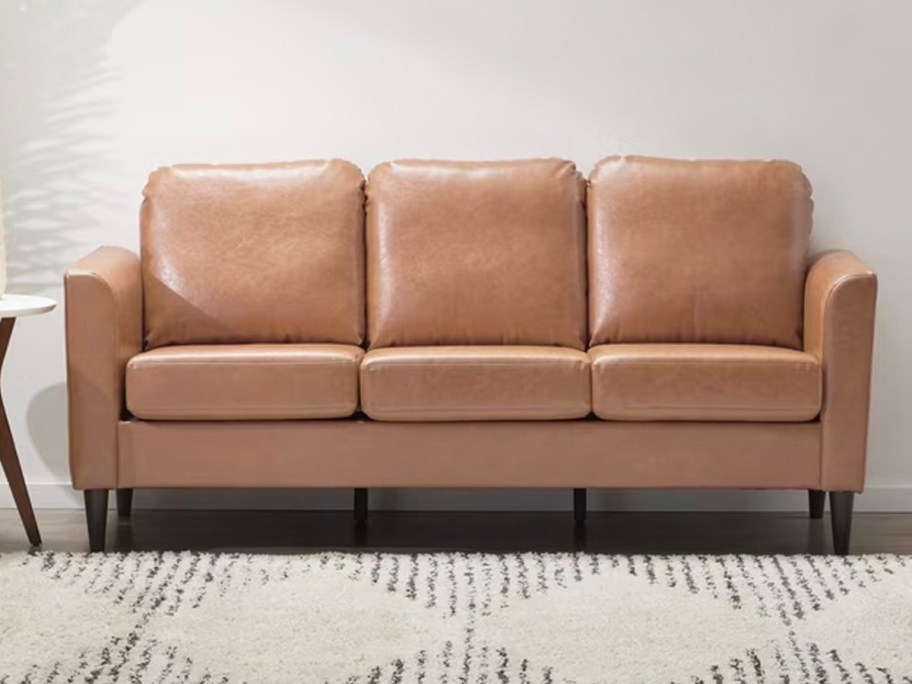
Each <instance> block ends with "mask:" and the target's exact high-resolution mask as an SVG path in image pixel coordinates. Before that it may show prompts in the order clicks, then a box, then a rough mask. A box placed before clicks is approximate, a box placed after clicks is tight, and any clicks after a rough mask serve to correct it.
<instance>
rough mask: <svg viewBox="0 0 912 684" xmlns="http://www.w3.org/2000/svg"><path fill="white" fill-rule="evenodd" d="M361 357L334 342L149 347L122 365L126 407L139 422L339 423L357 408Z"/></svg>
mask: <svg viewBox="0 0 912 684" xmlns="http://www.w3.org/2000/svg"><path fill="white" fill-rule="evenodd" d="M362 356H364V350H363V349H361V348H360V347H353V346H349V345H339V344H241V345H231V344H222V345H201V346H180V347H164V348H161V349H153V350H151V351H147V352H144V353H142V354H139V355H137V356H134V357H133V358H132V359H130V362H129V363H128V364H127V408H128V409H129V410H130V413H132V414H133V415H134V416H136V417H137V418H142V419H145V420H292V419H314V418H343V417H346V416H350V415H352V414H353V413H354V412H355V410H356V409H357V407H358V364H359V362H360V361H361V357H362Z"/></svg>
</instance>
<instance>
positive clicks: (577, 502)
mask: <svg viewBox="0 0 912 684" xmlns="http://www.w3.org/2000/svg"><path fill="white" fill-rule="evenodd" d="M573 523H574V524H575V525H577V526H582V525H585V524H586V490H585V489H574V490H573Z"/></svg>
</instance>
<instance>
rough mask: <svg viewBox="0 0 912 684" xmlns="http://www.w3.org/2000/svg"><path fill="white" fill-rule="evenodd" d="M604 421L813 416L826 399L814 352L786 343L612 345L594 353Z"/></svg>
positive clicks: (598, 408) (595, 398) (596, 394)
mask: <svg viewBox="0 0 912 684" xmlns="http://www.w3.org/2000/svg"><path fill="white" fill-rule="evenodd" d="M589 357H590V359H591V360H592V407H593V411H594V412H595V414H596V415H597V416H598V417H599V418H602V419H604V420H696V421H701V420H703V421H712V420H718V421H765V422H780V421H781V422H792V421H808V420H813V419H814V418H816V417H817V414H818V413H819V412H820V401H821V368H820V363H819V362H818V360H817V358H816V357H815V356H813V355H812V354H808V353H805V352H802V351H795V350H792V349H783V348H781V347H758V346H748V345H717V344H609V345H601V346H598V347H594V348H593V349H591V350H589Z"/></svg>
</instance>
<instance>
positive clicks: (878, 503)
mask: <svg viewBox="0 0 912 684" xmlns="http://www.w3.org/2000/svg"><path fill="white" fill-rule="evenodd" d="M29 492H30V494H31V498H32V504H33V506H34V507H35V508H62V509H66V508H81V507H82V495H81V493H80V492H76V491H74V490H73V489H72V488H71V487H70V485H69V484H61V483H36V484H31V485H29ZM112 499H113V497H112ZM351 503H352V495H351V491H350V490H338V489H335V490H327V489H319V490H293V489H276V490H249V489H242V490H213V489H207V490H187V489H171V490H143V491H138V492H137V493H136V497H135V506H136V507H137V508H149V509H216V510H217V509H296V510H298V509H299V510H311V509H316V510H334V509H347V508H350V507H351ZM588 503H589V509H590V510H593V511H600V510H604V511H770V512H775V511H804V510H806V507H807V496H806V495H805V493H804V492H803V491H780V490H772V491H756V490H743V491H742V490H723V491H713V490H666V491H659V490H617V489H613V490H604V489H599V490H591V492H590V495H589V502H588ZM370 506H371V508H372V509H373V510H421V511H447V510H468V511H565V510H570V507H571V495H570V491H569V490H502V489H498V490H449V489H444V490H414V489H410V490H398V489H397V490H373V491H372V492H371V498H370ZM12 507H13V498H12V496H11V494H10V491H9V489H8V488H7V487H6V485H5V484H3V483H0V508H12ZM855 509H856V510H857V511H861V512H868V513H904V512H912V486H892V487H891V486H872V487H869V488H868V489H867V490H866V491H865V492H864V493H863V494H861V495H860V496H859V497H858V499H857V502H856V505H855Z"/></svg>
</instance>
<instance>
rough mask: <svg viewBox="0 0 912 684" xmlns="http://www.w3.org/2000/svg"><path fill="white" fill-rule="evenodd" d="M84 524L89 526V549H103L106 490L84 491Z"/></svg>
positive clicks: (106, 501) (106, 519)
mask: <svg viewBox="0 0 912 684" xmlns="http://www.w3.org/2000/svg"><path fill="white" fill-rule="evenodd" d="M85 509H86V524H87V525H88V527H89V550H90V551H104V547H105V533H106V531H107V527H108V490H107V489H87V490H86V491H85Z"/></svg>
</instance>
